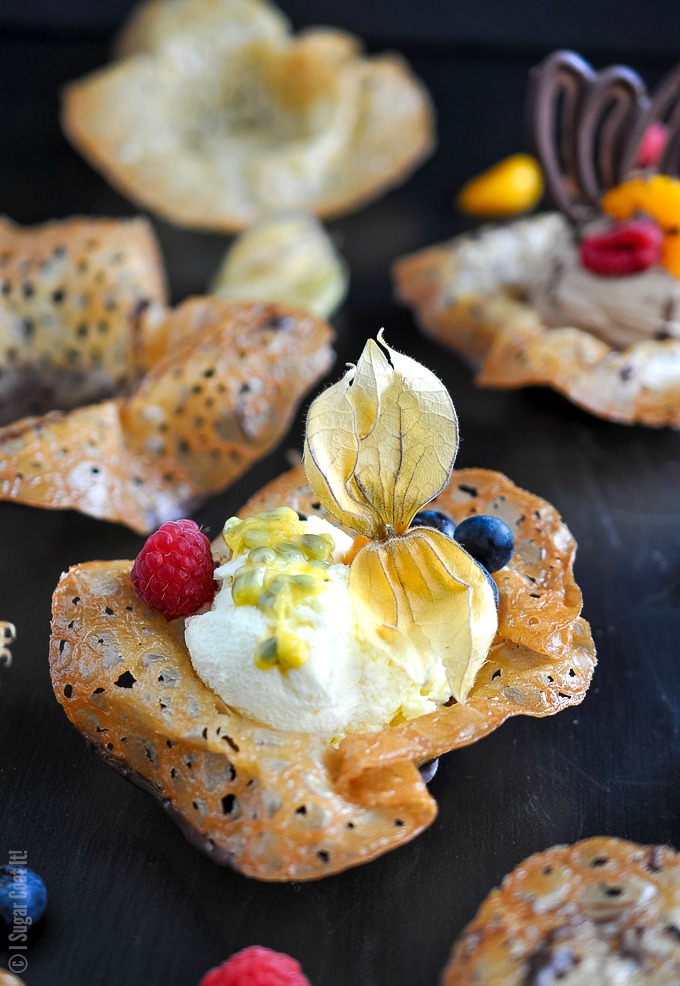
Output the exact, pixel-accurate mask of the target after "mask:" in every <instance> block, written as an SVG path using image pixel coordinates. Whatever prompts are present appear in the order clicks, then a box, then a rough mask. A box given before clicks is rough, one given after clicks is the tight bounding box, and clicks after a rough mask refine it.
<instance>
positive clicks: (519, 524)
mask: <svg viewBox="0 0 680 986" xmlns="http://www.w3.org/2000/svg"><path fill="white" fill-rule="evenodd" d="M286 504H287V505H289V506H291V507H293V509H295V510H298V511H299V512H300V513H303V514H306V515H309V514H313V513H320V514H323V513H324V511H323V510H322V508H321V506H320V504H319V503H318V501H317V500H316V497H315V495H314V493H313V492H312V490H311V489H310V487H309V486H308V485H307V482H306V478H305V475H304V472H303V470H302V469H301V468H298V469H295V470H292V471H291V472H289V473H287V474H285V475H283V476H281V477H280V478H279V479H278V480H275V481H274V482H273V483H271V484H269V486H267V487H265V488H264V489H263V490H262V491H261V492H260V493H259V494H258V495H257V496H255V497H254V498H253V499H252V500H251V501H250V502H249V503H248V504H247V506H246V508H245V509H244V511H242V512H241V516H248V515H253V514H255V513H258V512H260V511H261V510H267V509H271V508H273V507H277V506H282V505H286ZM435 506H438V507H440V508H441V509H443V510H446V511H447V512H449V513H450V514H451V515H452V516H453V517H454V519H455V520H457V521H459V520H462V519H463V517H465V516H468V515H470V514H471V513H475V512H484V513H496V514H499V515H500V516H502V517H503V518H504V519H505V520H506V521H507V522H508V523H510V524H511V526H512V527H513V530H514V531H515V534H516V538H517V548H516V551H515V556H514V557H513V559H512V560H511V562H510V564H509V566H508V568H507V569H506V570H504V572H502V573H499V574H500V575H502V576H504V578H503V579H502V580H501V579H499V580H498V581H499V586H500V593H501V608H500V613H501V629H500V631H499V634H498V636H497V638H496V641H495V642H494V644H493V646H492V648H491V651H490V654H489V661H488V662H487V664H486V665H485V666H484V667H483V668H482V669H481V671H480V672H479V673H478V675H477V677H476V680H475V684H474V686H473V688H472V690H471V692H470V694H469V697H468V700H467V703H466V704H465V705H460V704H457V703H456V704H453V705H451V706H448V707H444V708H441V709H440V710H439V711H437V712H435V713H432V714H431V715H426V716H421V717H419V718H417V719H412V720H410V721H409V722H406V723H404V724H403V725H399V726H392V727H388V728H386V729H383V730H381V731H379V732H376V733H368V734H357V735H354V736H347V737H345V739H344V740H342V742H341V743H340V746H339V748H338V749H334V748H333V747H331V746H329V745H328V744H327V743H325V742H324V741H322V740H321V739H319V738H316V737H314V736H312V735H309V734H293V733H283V732H278V731H276V730H273V729H269V728H267V727H265V726H260V725H258V724H257V723H254V722H253V721H252V720H248V719H245V718H244V717H243V716H241V715H239V714H238V713H237V712H235V711H233V710H232V709H230V708H228V707H227V706H226V705H224V704H223V703H222V702H221V701H220V700H219V699H218V698H217V697H216V696H215V694H214V692H212V691H211V690H210V689H209V688H208V687H207V686H205V685H204V684H203V683H202V682H201V681H200V680H199V679H198V677H197V676H196V674H195V672H194V670H193V668H192V665H191V662H190V659H189V655H188V652H187V650H186V646H185V644H184V640H183V633H182V630H183V627H182V623H181V622H179V621H177V622H174V623H167V622H166V620H165V619H164V617H162V616H161V615H160V614H158V613H156V612H154V611H152V610H150V609H148V608H147V607H145V606H144V605H143V604H142V603H141V602H140V601H139V599H138V598H137V597H136V596H135V594H134V592H133V590H132V587H131V585H130V580H129V571H130V567H131V563H130V562H91V563H88V564H84V565H79V566H76V567H74V568H72V569H71V570H70V572H69V573H68V574H67V575H65V576H63V578H62V579H61V581H60V583H59V586H58V587H57V590H56V592H55V595H54V601H53V624H52V641H51V648H50V667H51V674H52V681H53V685H54V689H55V693H56V695H57V698H58V700H59V701H60V703H61V704H62V705H63V707H64V710H65V712H66V714H67V715H68V716H69V718H70V719H71V721H72V722H73V723H74V724H75V725H76V727H77V728H78V729H79V730H80V731H81V732H82V733H83V735H84V736H85V738H86V739H87V741H88V743H89V744H91V745H92V746H93V747H94V748H95V749H97V750H99V751H100V752H101V753H102V754H103V755H104V756H105V757H106V758H107V760H108V762H109V763H111V765H112V766H114V767H116V769H118V770H119V771H121V772H122V773H124V774H126V775H127V776H130V777H132V778H133V779H137V781H138V782H139V783H141V784H142V786H143V787H145V789H147V790H149V791H151V792H152V793H153V794H155V796H156V797H158V798H159V800H160V801H161V802H162V804H163V805H164V807H165V808H166V809H167V810H168V811H169V812H170V813H171V814H172V815H173V817H174V818H175V819H176V820H177V821H178V822H179V824H180V825H181V827H182V829H183V830H184V831H185V833H186V834H187V835H189V837H190V838H191V839H192V840H193V841H194V842H195V843H196V844H197V845H198V846H200V848H201V849H203V850H204V851H205V852H206V853H208V855H210V856H211V857H212V858H213V859H215V860H216V861H217V862H220V863H224V864H229V865H231V866H233V867H235V868H236V869H238V870H240V871H241V872H243V873H245V874H247V875H249V876H254V877H257V878H259V879H263V880H308V879H318V878H320V877H323V876H327V875H329V874H330V873H335V872H338V871H340V870H343V869H346V868H348V867H350V866H356V865H359V864H361V863H364V862H368V861H369V860H371V859H374V858H375V857H377V856H379V855H381V854H382V853H384V852H387V851H388V850H390V849H393V848H396V847H398V846H400V845H402V844H403V843H405V842H408V841H409V840H410V839H412V838H414V837H415V836H416V835H417V834H418V833H419V832H421V831H422V830H423V829H424V828H426V827H427V826H428V825H429V824H430V823H431V822H432V820H433V819H434V817H435V815H436V804H435V802H434V800H433V799H432V797H431V796H430V794H429V793H428V791H427V788H426V787H425V785H424V784H423V782H422V780H421V778H420V774H419V772H418V770H417V768H416V764H417V763H420V762H422V761H425V760H428V759H430V758H431V757H435V756H439V755H440V754H442V753H444V752H446V751H447V750H452V749H455V748H456V747H460V746H465V745H467V744H469V743H473V742H475V741H476V740H477V739H480V738H481V737H482V736H484V735H486V734H487V733H489V732H491V731H492V730H493V729H495V728H497V727H498V726H499V725H501V723H502V722H504V721H505V719H507V718H508V717H509V716H513V715H521V714H524V715H535V716H545V715H550V714H552V713H554V712H557V711H559V710H560V709H563V708H566V707H567V706H569V705H575V704H578V703H579V702H580V701H581V699H582V698H583V696H584V694H585V691H586V689H587V687H588V684H589V682H590V678H591V675H592V672H593V668H594V665H595V657H594V648H593V642H592V638H591V636H590V632H589V629H588V625H587V623H585V622H584V621H583V620H582V619H580V618H578V612H579V609H580V593H579V591H578V588H577V587H576V585H575V583H574V579H573V573H572V559H573V552H574V542H573V539H572V538H571V536H570V534H569V532H568V530H567V529H566V528H565V527H564V525H563V524H562V523H561V521H560V519H559V516H558V515H557V513H556V511H555V510H554V509H553V508H552V507H550V505H549V504H547V503H545V501H543V500H540V499H539V498H537V497H534V496H532V495H531V494H528V493H525V492H523V491H522V490H519V489H518V488H517V487H515V486H513V484H512V483H511V482H510V481H509V480H507V479H506V478H505V477H503V476H501V475H500V474H498V473H492V472H487V471H484V470H463V471H461V472H458V473H454V474H453V477H452V479H451V481H450V483H449V485H448V486H447V488H446V489H445V490H444V491H442V493H441V495H440V496H439V497H438V499H437V501H435ZM213 550H214V553H215V557H216V560H217V561H220V560H223V559H224V555H225V552H226V548H225V545H224V542H223V541H222V539H219V540H218V541H217V542H216V543H215V545H214V546H213ZM536 596H540V598H539V599H537V598H535V597H536ZM520 636H521V637H525V638H526V639H530V640H531V641H532V642H533V646H532V647H528V646H525V645H522V644H519V643H517V639H518V637H520Z"/></svg>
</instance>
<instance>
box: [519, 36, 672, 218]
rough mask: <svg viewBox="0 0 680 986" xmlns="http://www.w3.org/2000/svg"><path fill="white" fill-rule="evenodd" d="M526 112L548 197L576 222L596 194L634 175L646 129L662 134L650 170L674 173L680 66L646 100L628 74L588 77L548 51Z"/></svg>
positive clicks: (582, 67)
mask: <svg viewBox="0 0 680 986" xmlns="http://www.w3.org/2000/svg"><path fill="white" fill-rule="evenodd" d="M528 109H529V117H530V126H531V131H532V140H533V144H534V148H535V151H536V154H537V156H538V157H539V159H540V161H541V165H542V167H543V171H544V175H545V182H546V187H547V190H548V195H549V197H550V198H551V199H552V201H553V203H554V204H555V205H556V206H557V207H558V208H559V209H560V210H561V211H562V212H564V213H565V214H566V215H567V216H569V218H570V219H572V220H574V221H576V222H578V221H582V220H586V219H589V218H592V217H593V215H595V214H597V213H598V204H599V200H600V198H601V196H602V194H603V192H604V191H606V190H607V189H608V188H611V187H612V186H614V185H617V184H619V183H620V182H622V181H625V180H626V179H627V178H629V177H630V176H631V175H632V174H633V173H634V172H635V169H636V166H637V161H638V159H639V154H640V147H641V145H642V141H643V139H644V135H645V133H646V131H647V129H648V128H649V126H650V125H651V124H652V123H663V124H664V125H665V126H666V127H667V128H668V132H667V140H666V146H665V148H664V151H663V154H662V155H661V158H660V160H659V163H658V165H657V167H656V169H655V170H657V171H660V172H662V173H665V174H677V173H678V171H680V66H678V67H676V68H675V69H673V70H672V71H671V72H670V73H669V75H667V76H666V78H665V79H664V80H663V81H662V82H661V84H660V85H659V87H658V88H657V90H656V91H655V93H654V94H653V95H652V97H651V98H650V97H649V96H648V94H647V89H646V87H645V84H644V82H643V81H642V79H641V78H640V77H639V76H638V75H637V73H636V72H634V71H633V70H632V69H630V68H626V67H625V66H623V65H611V66H609V67H608V68H605V69H602V71H600V72H596V71H595V70H594V69H593V68H592V66H591V65H589V64H588V62H586V61H585V60H584V59H583V58H581V57H580V56H579V55H577V54H576V53H575V52H573V51H556V52H553V53H552V54H551V55H549V56H548V58H546V59H545V60H544V61H543V62H541V64H540V65H538V66H536V68H534V69H533V70H532V72H531V76H530V83H529V93H528Z"/></svg>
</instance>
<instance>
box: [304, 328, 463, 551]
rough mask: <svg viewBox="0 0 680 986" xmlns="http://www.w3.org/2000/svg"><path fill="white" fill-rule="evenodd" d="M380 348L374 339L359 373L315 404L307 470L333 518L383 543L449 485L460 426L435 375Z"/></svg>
mask: <svg viewBox="0 0 680 986" xmlns="http://www.w3.org/2000/svg"><path fill="white" fill-rule="evenodd" d="M378 341H379V344H378V342H375V341H374V340H373V339H369V340H368V342H367V343H366V346H365V348H364V351H363V353H362V355H361V358H360V359H359V362H358V363H357V365H356V366H352V367H350V368H349V370H348V371H347V373H346V374H345V375H344V377H342V379H341V380H339V381H338V382H337V383H335V384H333V386H332V387H328V388H327V389H326V390H324V391H323V393H322V394H320V395H319V396H318V397H317V398H316V399H315V400H314V401H313V403H312V405H311V407H310V409H309V413H308V415H307V428H306V432H305V449H304V462H305V470H306V472H307V475H308V477H309V481H310V483H311V485H312V486H313V488H314V491H315V492H316V495H317V496H318V497H319V499H320V500H321V502H322V503H323V505H324V506H325V507H326V509H327V510H328V511H329V513H331V514H332V515H333V516H334V517H335V518H336V520H337V521H338V522H339V523H341V524H347V525H348V526H349V527H351V528H352V529H353V530H355V531H357V532H358V533H359V534H363V535H364V536H365V537H368V538H371V539H378V540H379V539H383V538H385V537H389V536H392V535H393V534H403V533H404V532H405V531H407V530H408V527H409V525H410V523H411V520H412V519H413V516H414V514H416V513H417V511H418V510H419V509H420V508H421V507H422V506H423V504H425V503H427V502H428V501H429V500H431V499H432V497H433V496H436V495H437V493H438V492H439V491H440V490H441V489H442V488H443V487H444V486H445V485H446V482H447V480H448V478H449V475H450V474H451V469H452V468H453V463H454V460H455V458H456V452H457V451H458V419H457V417H456V412H455V409H454V407H453V402H452V400H451V397H450V396H449V393H448V391H447V389H446V387H445V386H444V384H443V383H442V382H441V381H440V380H438V379H437V377H436V376H435V375H434V373H432V372H431V371H430V370H428V369H426V368H425V367H424V366H421V364H420V363H417V362H416V361H415V360H413V359H411V358H410V357H409V356H404V355H403V354H402V353H398V352H396V351H395V350H393V349H391V348H390V347H389V346H388V345H387V344H386V343H385V342H384V341H383V340H382V338H381V337H380V336H379V337H378ZM433 435H436V436H437V441H436V442H433V441H432V436H433Z"/></svg>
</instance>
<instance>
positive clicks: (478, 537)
mask: <svg viewBox="0 0 680 986" xmlns="http://www.w3.org/2000/svg"><path fill="white" fill-rule="evenodd" d="M454 536H455V539H456V541H457V542H458V544H459V545H460V546H461V547H462V548H465V550H466V551H467V552H468V554H471V555H472V557H473V558H474V559H475V561H478V562H479V564H480V565H483V566H484V568H486V569H487V571H489V572H497V571H498V569H499V568H503V566H504V565H507V564H508V562H509V561H510V559H511V558H512V552H513V550H514V547H515V539H514V538H513V536H512V531H511V530H510V528H509V527H508V525H507V524H506V523H505V521H504V520H501V519H500V517H490V516H489V515H488V514H476V515H475V516H474V517H468V518H467V519H466V520H463V521H461V522H460V524H459V525H458V527H457V528H456V532H455V535H454Z"/></svg>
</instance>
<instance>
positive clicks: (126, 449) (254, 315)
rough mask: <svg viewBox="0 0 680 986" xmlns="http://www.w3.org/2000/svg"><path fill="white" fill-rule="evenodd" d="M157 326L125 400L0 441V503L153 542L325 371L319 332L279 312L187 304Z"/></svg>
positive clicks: (241, 464)
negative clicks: (61, 513) (96, 522)
mask: <svg viewBox="0 0 680 986" xmlns="http://www.w3.org/2000/svg"><path fill="white" fill-rule="evenodd" d="M156 314H157V316H158V317H157V318H156ZM156 314H153V313H152V315H153V322H154V329H153V331H151V330H149V331H148V333H146V334H145V336H144V339H145V344H144V347H143V350H142V352H141V354H140V359H141V360H142V361H143V362H144V364H145V365H148V366H152V369H150V370H149V371H148V372H147V373H146V375H145V376H144V377H143V378H142V380H141V382H140V383H139V385H138V386H137V387H136V389H135V390H134V391H133V392H132V393H131V394H130V396H129V397H125V398H119V399H117V400H110V401H104V402H103V403H100V404H95V405H89V406H86V407H82V408H77V409H75V410H74V411H71V412H69V413H67V414H64V413H59V412H53V413H51V414H48V415H45V416H44V417H40V418H26V419H23V420H21V421H18V422H15V423H14V424H12V425H9V426H7V427H6V428H2V429H0V499H4V500H16V501H19V502H21V503H28V504H31V505H32V506H40V507H48V508H50V509H66V508H72V509H77V510H81V511H82V512H83V513H87V514H91V515H92V516H94V517H101V518H104V519H106V520H115V521H118V522H120V523H123V524H127V525H128V526H129V527H131V528H133V529H134V530H136V531H140V532H146V531H149V530H152V529H153V528H154V527H156V526H157V525H158V524H160V523H162V522H163V521H165V520H168V519H170V518H172V517H177V516H182V515H183V514H186V512H187V511H188V510H190V509H191V507H192V506H194V505H195V504H196V503H197V502H198V501H200V500H202V499H203V498H205V497H206V496H208V495H209V494H211V493H216V492H217V491H219V490H221V489H224V487H226V486H227V485H228V484H229V483H231V482H233V480H234V479H236V477H237V476H239V475H240V474H241V473H243V472H244V471H245V470H246V469H247V468H248V467H249V466H250V465H251V464H252V463H253V462H254V461H255V460H257V459H259V458H261V457H262V456H263V455H265V454H266V453H267V452H269V451H270V450H271V449H272V448H274V447H275V446H276V444H277V443H278V442H279V441H280V439H281V438H282V437H283V435H284V434H285V432H286V429H287V428H288V427H289V424H290V421H291V418H292V416H293V414H294V412H295V409H296V407H297V403H298V401H299V400H300V399H301V397H302V396H303V395H304V394H305V393H306V391H307V390H308V389H309V388H310V387H311V386H312V385H313V384H314V383H316V382H317V381H318V380H319V379H320V378H321V377H322V376H323V375H324V374H325V373H326V372H327V370H328V369H329V367H330V365H331V363H332V360H333V352H332V349H331V348H330V339H331V330H330V328H329V326H328V325H327V324H326V323H325V322H323V321H321V320H320V319H316V318H314V317H313V316H312V315H308V314H306V313H304V312H301V311H299V310H295V309H290V308H287V307H285V306H283V305H263V304H247V303H239V302H228V301H224V300H223V299H221V298H214V297H213V298H194V299H191V300H189V301H186V302H184V304H182V305H180V306H178V307H177V308H176V309H174V310H172V311H170V312H160V313H156ZM150 318H151V316H150Z"/></svg>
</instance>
